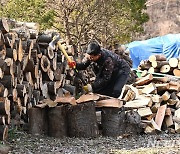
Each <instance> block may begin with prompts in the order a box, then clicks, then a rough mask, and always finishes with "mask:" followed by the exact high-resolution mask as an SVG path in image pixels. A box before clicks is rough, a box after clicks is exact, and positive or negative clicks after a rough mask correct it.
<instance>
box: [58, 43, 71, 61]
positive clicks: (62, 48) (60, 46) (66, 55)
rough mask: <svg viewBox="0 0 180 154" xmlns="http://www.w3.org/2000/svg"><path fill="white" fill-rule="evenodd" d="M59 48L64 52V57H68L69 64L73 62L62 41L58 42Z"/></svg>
mask: <svg viewBox="0 0 180 154" xmlns="http://www.w3.org/2000/svg"><path fill="white" fill-rule="evenodd" d="M57 45H58V47H59V48H60V49H61V51H62V52H63V54H64V56H65V57H66V59H67V61H68V62H71V61H72V60H71V59H70V58H69V56H68V54H67V52H66V50H65V49H64V47H63V46H62V45H61V43H60V41H58V42H57Z"/></svg>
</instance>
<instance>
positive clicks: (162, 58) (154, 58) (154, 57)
mask: <svg viewBox="0 0 180 154" xmlns="http://www.w3.org/2000/svg"><path fill="white" fill-rule="evenodd" d="M149 61H150V62H153V61H166V56H165V55H164V54H158V55H151V56H150V57H149Z"/></svg>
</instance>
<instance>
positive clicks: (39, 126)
mask: <svg viewBox="0 0 180 154" xmlns="http://www.w3.org/2000/svg"><path fill="white" fill-rule="evenodd" d="M47 113H48V112H47V109H46V108H43V109H42V108H35V107H32V108H30V109H29V110H28V116H29V132H30V133H31V134H33V135H42V134H45V135H47V131H48V123H47V122H48V121H47V119H48V114H47Z"/></svg>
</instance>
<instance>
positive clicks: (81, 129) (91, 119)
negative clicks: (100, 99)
mask: <svg viewBox="0 0 180 154" xmlns="http://www.w3.org/2000/svg"><path fill="white" fill-rule="evenodd" d="M67 115H68V134H69V136H70V137H97V136H98V134H99V130H98V125H97V119H96V113H95V103H94V102H87V103H81V104H78V105H75V106H70V108H69V109H68V113H67Z"/></svg>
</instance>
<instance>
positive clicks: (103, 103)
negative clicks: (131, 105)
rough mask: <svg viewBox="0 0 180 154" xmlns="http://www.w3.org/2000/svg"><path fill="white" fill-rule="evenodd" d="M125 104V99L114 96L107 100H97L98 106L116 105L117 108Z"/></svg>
mask: <svg viewBox="0 0 180 154" xmlns="http://www.w3.org/2000/svg"><path fill="white" fill-rule="evenodd" d="M122 106H123V101H121V100H119V99H117V98H112V99H106V100H100V101H97V102H96V107H115V108H121V107H122Z"/></svg>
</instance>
